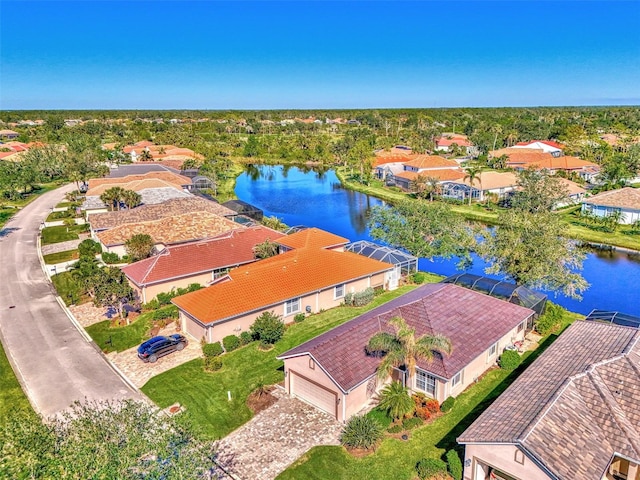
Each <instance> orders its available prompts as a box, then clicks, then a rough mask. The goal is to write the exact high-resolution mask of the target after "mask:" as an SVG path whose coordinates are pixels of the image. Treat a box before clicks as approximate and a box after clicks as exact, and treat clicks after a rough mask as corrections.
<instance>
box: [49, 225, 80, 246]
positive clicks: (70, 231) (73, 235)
mask: <svg viewBox="0 0 640 480" xmlns="http://www.w3.org/2000/svg"><path fill="white" fill-rule="evenodd" d="M87 231H89V226H88V225H72V226H70V227H67V226H65V225H62V226H59V227H47V228H43V229H42V245H50V244H52V243H60V242H66V241H68V240H77V239H78V238H79V237H78V233H81V232H87Z"/></svg>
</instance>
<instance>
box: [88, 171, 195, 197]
mask: <svg viewBox="0 0 640 480" xmlns="http://www.w3.org/2000/svg"><path fill="white" fill-rule="evenodd" d="M149 179H156V180H163V181H165V182H168V183H170V184H172V185H176V186H177V187H180V188H181V189H185V190H188V189H189V188H190V186H191V179H190V178H189V177H185V176H184V175H180V174H178V173H174V172H172V171H169V170H160V171H148V172H144V173H138V174H130V175H127V176H113V177H111V176H109V177H106V178H91V179H89V190H88V191H87V195H101V194H102V193H103V191H104V190H105V189H108V188H111V187H122V188H127V187H125V186H124V185H126V184H129V183H131V182H136V181H141V180H149ZM98 187H101V190H100V191H99V192H98V191H97V190H94V189H97V188H98Z"/></svg>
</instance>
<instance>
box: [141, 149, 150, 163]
mask: <svg viewBox="0 0 640 480" xmlns="http://www.w3.org/2000/svg"><path fill="white" fill-rule="evenodd" d="M152 160H153V155H151V152H150V151H149V149H148V148H145V149H144V150H142V152H141V153H140V156H139V157H138V161H139V162H151V161H152Z"/></svg>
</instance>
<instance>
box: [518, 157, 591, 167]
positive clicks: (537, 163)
mask: <svg viewBox="0 0 640 480" xmlns="http://www.w3.org/2000/svg"><path fill="white" fill-rule="evenodd" d="M507 166H511V167H513V166H521V167H525V168H529V167H533V168H536V169H538V170H542V169H546V170H567V171H571V170H582V169H585V168H595V169H598V165H596V164H595V163H592V162H587V161H586V160H581V159H579V158H577V157H570V156H562V157H554V156H552V155H549V156H548V157H538V158H537V159H536V158H534V157H530V159H529V160H528V161H524V162H523V161H520V162H513V161H512V160H511V159H509V161H508V162H507Z"/></svg>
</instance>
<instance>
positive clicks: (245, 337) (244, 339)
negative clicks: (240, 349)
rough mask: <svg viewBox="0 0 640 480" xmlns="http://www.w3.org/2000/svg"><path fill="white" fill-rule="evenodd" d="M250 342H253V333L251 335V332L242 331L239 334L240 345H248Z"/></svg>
mask: <svg viewBox="0 0 640 480" xmlns="http://www.w3.org/2000/svg"><path fill="white" fill-rule="evenodd" d="M251 342H253V335H251V332H242V333H241V334H240V343H242V345H248V344H249V343H251Z"/></svg>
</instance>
